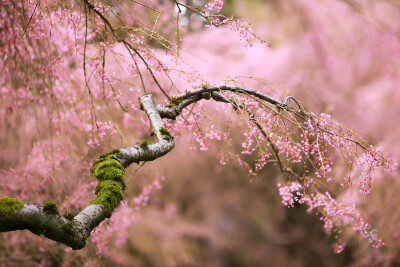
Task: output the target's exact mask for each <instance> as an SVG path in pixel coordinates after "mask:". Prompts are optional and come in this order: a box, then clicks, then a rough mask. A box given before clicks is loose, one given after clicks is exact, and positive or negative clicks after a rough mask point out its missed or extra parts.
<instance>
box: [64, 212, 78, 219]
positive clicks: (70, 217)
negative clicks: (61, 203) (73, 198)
mask: <svg viewBox="0 0 400 267" xmlns="http://www.w3.org/2000/svg"><path fill="white" fill-rule="evenodd" d="M62 216H63V217H64V218H65V219H67V220H70V221H72V220H73V219H74V217H75V216H74V215H73V214H72V213H69V212H66V213H64V214H63V215H62Z"/></svg>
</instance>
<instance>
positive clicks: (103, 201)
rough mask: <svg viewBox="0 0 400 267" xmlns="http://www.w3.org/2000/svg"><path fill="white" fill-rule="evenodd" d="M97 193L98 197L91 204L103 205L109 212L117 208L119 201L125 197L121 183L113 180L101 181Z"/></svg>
mask: <svg viewBox="0 0 400 267" xmlns="http://www.w3.org/2000/svg"><path fill="white" fill-rule="evenodd" d="M95 193H96V197H95V199H93V200H92V201H91V202H90V203H89V205H102V206H103V208H104V209H105V210H106V211H107V212H110V211H111V210H113V209H114V208H116V207H117V206H118V204H119V202H120V201H121V200H123V199H124V196H123V194H122V190H121V187H120V186H119V184H118V183H117V182H115V181H111V180H108V181H102V182H99V184H98V185H97V187H96V190H95Z"/></svg>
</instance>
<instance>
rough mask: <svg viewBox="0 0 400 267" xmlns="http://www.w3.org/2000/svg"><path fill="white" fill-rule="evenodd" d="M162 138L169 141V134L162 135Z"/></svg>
mask: <svg viewBox="0 0 400 267" xmlns="http://www.w3.org/2000/svg"><path fill="white" fill-rule="evenodd" d="M162 139H164V140H167V141H170V140H171V136H168V135H164V136H163V138H162Z"/></svg>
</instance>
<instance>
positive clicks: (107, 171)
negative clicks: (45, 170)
mask: <svg viewBox="0 0 400 267" xmlns="http://www.w3.org/2000/svg"><path fill="white" fill-rule="evenodd" d="M139 102H140V103H141V105H142V108H143V110H144V111H145V112H146V114H147V116H148V117H149V120H150V122H151V125H152V127H153V129H154V131H155V133H156V136H157V140H158V142H157V143H156V144H151V145H146V146H133V147H128V148H123V149H119V150H114V151H112V152H110V153H106V154H104V155H102V156H101V157H100V158H99V159H97V160H96V161H95V163H94V164H93V167H92V172H93V174H94V176H95V177H96V178H97V180H98V186H97V187H96V198H95V199H94V200H92V201H91V202H90V203H89V204H88V206H87V207H86V208H85V209H84V210H82V211H81V212H80V213H79V214H78V215H76V216H75V217H74V218H73V219H72V218H71V219H72V220H68V219H67V218H64V217H63V216H62V215H61V214H60V213H59V212H58V211H57V208H56V205H55V204H54V203H51V202H47V203H45V204H44V205H40V204H33V203H23V202H22V201H20V200H18V199H14V198H8V197H5V198H1V199H0V232H8V231H16V230H23V229H27V230H30V231H31V232H32V233H34V234H37V235H40V236H44V237H47V238H49V239H52V240H54V241H57V242H59V243H62V244H65V245H67V246H69V247H71V248H72V249H81V248H83V247H84V246H85V244H86V240H87V239H88V238H89V236H90V233H91V232H92V230H93V229H94V228H95V227H96V226H98V225H99V224H100V222H102V221H103V220H104V219H106V218H108V217H110V216H111V214H112V212H113V210H114V209H115V208H116V207H117V206H118V205H119V203H120V202H121V200H122V199H123V195H122V191H123V190H124V188H125V185H124V180H123V175H124V174H125V170H124V168H127V167H128V166H129V165H130V164H131V163H134V162H135V163H138V162H140V161H151V160H154V159H156V158H159V157H161V156H163V155H165V154H167V153H168V152H169V151H171V150H172V149H173V148H174V141H173V137H172V136H171V135H170V133H169V132H168V130H167V129H166V128H165V126H164V124H163V122H162V119H161V117H160V115H159V114H158V112H157V108H156V106H155V104H154V102H153V100H152V97H151V95H144V96H142V97H140V98H139Z"/></svg>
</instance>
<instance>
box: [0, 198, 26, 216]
mask: <svg viewBox="0 0 400 267" xmlns="http://www.w3.org/2000/svg"><path fill="white" fill-rule="evenodd" d="M23 207H24V202H22V201H21V200H19V199H16V198H11V197H3V198H0V214H6V215H13V214H14V213H15V211H17V210H21V209H22V208H23Z"/></svg>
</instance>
